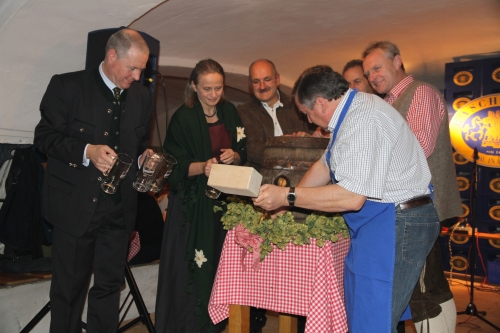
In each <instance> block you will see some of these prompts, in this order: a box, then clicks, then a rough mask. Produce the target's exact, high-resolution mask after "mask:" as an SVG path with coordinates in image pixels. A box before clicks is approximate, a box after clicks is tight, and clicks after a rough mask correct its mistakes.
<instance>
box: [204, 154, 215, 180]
mask: <svg viewBox="0 0 500 333" xmlns="http://www.w3.org/2000/svg"><path fill="white" fill-rule="evenodd" d="M214 163H215V164H217V159H216V158H215V157H213V158H211V159H209V160H207V161H206V162H205V166H204V168H203V173H204V174H205V176H207V177H208V176H210V171H212V164H214Z"/></svg>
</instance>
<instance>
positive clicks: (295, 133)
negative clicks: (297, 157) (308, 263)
mask: <svg viewBox="0 0 500 333" xmlns="http://www.w3.org/2000/svg"><path fill="white" fill-rule="evenodd" d="M292 136H300V137H303V138H308V137H310V136H311V135H309V134H308V133H306V132H302V131H299V132H293V134H292Z"/></svg>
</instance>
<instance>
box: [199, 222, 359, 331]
mask: <svg viewBox="0 0 500 333" xmlns="http://www.w3.org/2000/svg"><path fill="white" fill-rule="evenodd" d="M349 242H350V241H349V240H348V239H341V240H339V241H338V242H337V243H331V242H326V244H325V245H324V246H323V247H322V248H320V247H318V246H316V241H315V239H311V244H310V245H304V246H294V245H291V244H289V245H288V246H287V247H286V249H285V251H281V250H279V249H277V248H275V250H274V251H272V252H271V254H269V255H268V256H267V257H266V259H265V260H264V261H263V262H261V263H260V269H259V270H258V271H255V270H254V269H253V268H252V255H251V253H247V255H246V256H245V259H244V264H245V266H246V270H245V271H243V269H242V265H241V254H242V251H243V249H242V248H241V247H240V246H239V245H237V244H236V243H235V242H234V230H231V231H229V232H228V234H227V237H226V240H225V243H224V248H223V250H222V255H221V259H220V263H219V268H218V270H217V276H216V278H215V281H214V286H213V289H212V295H211V297H210V304H209V307H208V312H209V314H210V317H211V318H212V321H213V322H214V323H218V322H220V321H221V320H224V319H225V318H227V317H228V316H229V304H239V305H248V306H254V307H258V308H264V309H268V310H273V311H276V312H283V313H288V314H295V315H300V316H307V322H306V329H305V333H308V332H309V333H312V332H315V333H316V332H322V333H334V332H335V333H339V332H347V318H346V313H345V305H344V285H343V275H344V258H345V256H346V254H347V251H348V250H349Z"/></svg>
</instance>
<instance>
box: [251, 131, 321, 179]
mask: <svg viewBox="0 0 500 333" xmlns="http://www.w3.org/2000/svg"><path fill="white" fill-rule="evenodd" d="M328 142H329V139H328V138H313V137H296V136H274V137H269V138H268V139H267V141H266V148H265V149H264V158H263V160H262V166H261V168H260V173H261V174H262V184H275V185H278V186H285V187H286V186H297V184H298V182H299V181H300V180H301V179H302V176H304V174H305V173H306V172H307V170H309V168H310V167H311V166H312V165H313V164H314V163H315V162H316V161H317V160H319V159H320V158H321V156H322V155H323V153H324V152H325V149H326V147H327V146H328Z"/></svg>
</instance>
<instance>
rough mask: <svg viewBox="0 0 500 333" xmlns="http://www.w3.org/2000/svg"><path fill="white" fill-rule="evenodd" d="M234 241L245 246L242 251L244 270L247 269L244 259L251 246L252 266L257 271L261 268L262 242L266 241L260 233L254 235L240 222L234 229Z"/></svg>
mask: <svg viewBox="0 0 500 333" xmlns="http://www.w3.org/2000/svg"><path fill="white" fill-rule="evenodd" d="M234 231H235V233H234V241H235V243H236V244H238V245H239V246H241V247H242V248H243V250H242V252H241V266H242V268H243V270H245V269H246V266H245V264H244V262H243V261H244V259H245V256H246V254H247V251H248V248H249V247H251V248H252V251H253V254H252V256H253V264H252V267H253V269H254V270H255V271H258V270H259V268H260V244H262V242H263V241H264V240H263V239H262V238H261V237H260V236H259V235H254V234H252V233H251V232H250V231H248V230H247V229H245V227H243V225H242V224H241V223H240V224H238V225H237V226H236V228H235V229H234Z"/></svg>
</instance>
